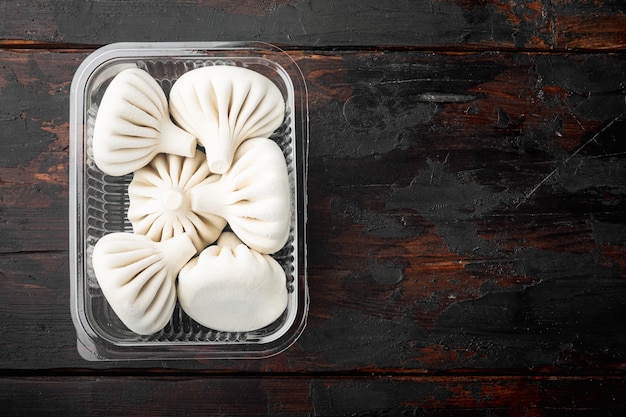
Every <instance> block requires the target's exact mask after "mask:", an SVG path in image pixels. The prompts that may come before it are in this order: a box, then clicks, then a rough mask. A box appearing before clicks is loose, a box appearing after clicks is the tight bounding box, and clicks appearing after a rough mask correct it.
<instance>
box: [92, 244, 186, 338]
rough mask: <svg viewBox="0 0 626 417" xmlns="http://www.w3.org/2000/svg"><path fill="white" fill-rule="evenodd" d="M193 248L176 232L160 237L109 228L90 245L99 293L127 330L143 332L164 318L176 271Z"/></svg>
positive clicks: (169, 307) (162, 322)
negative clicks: (167, 238) (161, 240)
mask: <svg viewBox="0 0 626 417" xmlns="http://www.w3.org/2000/svg"><path fill="white" fill-rule="evenodd" d="M195 253H196V248H195V247H194V245H193V243H192V241H191V239H190V238H189V236H187V235H186V234H181V235H179V236H176V237H174V238H172V239H170V240H167V241H165V242H161V243H159V242H154V241H152V240H151V239H150V238H149V237H147V236H143V235H138V234H133V233H122V232H119V233H111V234H108V235H105V236H104V237H102V238H101V239H100V240H99V241H98V242H97V243H96V245H95V247H94V250H93V269H94V271H95V274H96V278H97V280H98V284H99V285H100V288H101V289H102V293H103V294H104V296H105V298H106V299H107V301H108V302H109V304H110V305H111V308H113V311H115V313H116V314H117V315H118V317H119V318H120V320H122V322H123V323H124V324H125V325H126V327H128V328H129V329H130V330H131V331H133V332H135V333H138V334H142V335H147V334H152V333H155V332H157V331H159V330H161V329H162V328H163V327H165V325H166V324H167V323H168V322H169V320H170V318H171V317H172V313H173V311H174V307H175V306H176V283H175V281H176V275H177V274H178V272H179V271H180V269H181V268H182V267H183V265H185V264H186V263H187V261H189V259H190V258H191V257H192V256H194V255H195Z"/></svg>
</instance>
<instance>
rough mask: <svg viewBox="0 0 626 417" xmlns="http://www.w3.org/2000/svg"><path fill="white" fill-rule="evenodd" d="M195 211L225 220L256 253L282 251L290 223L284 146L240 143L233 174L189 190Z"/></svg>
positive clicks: (267, 142)
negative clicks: (281, 148)
mask: <svg viewBox="0 0 626 417" xmlns="http://www.w3.org/2000/svg"><path fill="white" fill-rule="evenodd" d="M191 208H192V210H193V211H194V212H196V213H211V214H216V215H218V216H221V217H223V218H225V219H226V220H227V221H228V224H229V225H230V227H231V229H232V231H233V232H235V234H236V235H237V236H238V237H239V238H240V239H241V240H242V241H243V242H244V243H245V244H246V245H248V246H249V247H250V248H252V249H254V250H256V251H258V252H261V253H268V254H269V253H274V252H276V251H278V250H280V249H281V248H282V247H283V246H284V245H285V243H286V242H287V238H288V237H289V226H290V223H291V193H290V186H289V177H288V173H287V163H286V161H285V158H284V156H283V153H282V151H281V150H280V147H279V146H278V145H277V144H276V143H275V142H274V141H272V140H271V139H264V138H254V139H249V140H247V141H245V142H244V143H242V144H241V145H240V146H239V148H237V152H236V153H235V157H234V160H233V164H232V166H231V168H230V170H228V171H227V172H226V173H225V174H223V175H222V176H221V178H220V179H219V180H218V181H216V182H213V183H209V184H202V185H199V186H196V187H194V188H192V189H191Z"/></svg>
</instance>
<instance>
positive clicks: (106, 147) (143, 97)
mask: <svg viewBox="0 0 626 417" xmlns="http://www.w3.org/2000/svg"><path fill="white" fill-rule="evenodd" d="M196 142H197V140H196V138H195V137H194V136H193V135H191V134H190V133H188V132H185V131H184V130H183V129H181V128H179V127H178V126H176V125H175V124H174V123H173V122H172V120H171V119H170V116H169V109H168V104H167V99H166V97H165V93H164V92H163V90H162V89H161V87H160V86H159V84H158V83H157V82H156V81H155V80H154V78H152V77H151V76H150V74H148V73H147V72H146V71H144V70H141V69H139V68H129V69H125V70H123V71H121V72H120V73H119V74H118V75H117V76H115V78H114V79H113V81H111V84H109V86H108V88H107V89H106V91H105V93H104V96H103V97H102V101H101V102H100V106H99V108H98V114H97V116H96V122H95V126H94V132H93V157H94V161H95V163H96V165H97V166H98V168H100V169H101V170H102V171H103V172H104V173H106V174H109V175H117V176H120V175H126V174H128V173H131V172H133V171H136V170H137V169H139V168H142V167H144V166H145V165H147V164H148V163H149V162H150V161H151V160H152V158H154V156H155V155H156V154H158V153H161V152H165V153H172V154H176V155H182V156H193V155H194V154H195V151H196Z"/></svg>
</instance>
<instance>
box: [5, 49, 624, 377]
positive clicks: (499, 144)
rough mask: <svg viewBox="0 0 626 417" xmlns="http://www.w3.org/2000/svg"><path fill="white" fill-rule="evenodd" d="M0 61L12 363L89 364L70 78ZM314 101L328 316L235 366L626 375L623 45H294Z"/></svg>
mask: <svg viewBox="0 0 626 417" xmlns="http://www.w3.org/2000/svg"><path fill="white" fill-rule="evenodd" d="M85 56H86V53H85V52H79V53H75V52H68V53H62V52H56V53H51V52H47V51H38V52H37V51H26V52H9V51H0V62H2V65H0V109H1V110H0V112H1V113H0V149H2V152H0V191H1V193H2V194H1V196H2V204H1V205H0V235H1V236H2V239H1V241H0V326H1V329H2V335H3V343H2V344H1V345H0V368H3V369H20V368H21V369H41V368H83V367H89V368H92V367H94V368H106V367H115V366H131V367H154V366H156V367H161V366H165V365H164V364H163V363H161V362H145V363H144V362H141V363H105V364H91V363H86V362H84V361H83V360H82V359H80V357H79V356H78V354H77V353H76V349H75V333H74V329H73V326H72V323H71V320H70V314H69V278H68V269H69V267H68V264H67V247H68V234H67V233H66V231H65V230H66V227H67V224H68V220H67V219H68V215H67V213H68V202H67V175H68V174H67V172H68V160H67V146H68V131H67V130H68V129H67V123H68V108H69V95H68V94H69V84H70V81H71V78H72V74H73V72H74V71H75V69H76V68H77V66H78V64H79V62H80V60H81V59H83V58H84V57H85ZM292 56H293V57H294V59H296V60H297V61H298V63H299V65H300V66H301V68H302V71H303V73H304V75H305V77H306V79H307V83H308V88H309V99H310V122H311V126H310V131H311V143H310V158H309V189H308V195H309V210H308V214H309V224H308V231H309V241H308V248H309V281H310V290H311V309H310V315H309V323H308V327H307V329H306V330H305V333H304V334H303V336H302V337H301V338H300V339H299V341H298V342H297V343H296V344H295V345H294V346H293V347H292V348H290V349H289V350H288V351H287V352H285V353H283V354H281V355H279V356H276V357H274V358H271V359H267V360H261V361H211V360H206V361H203V360H199V361H181V362H173V363H169V364H168V365H167V366H168V367H177V368H184V369H213V370H221V371H273V372H299V371H332V372H342V371H348V370H350V371H358V372H368V371H375V372H395V371H400V370H403V371H406V370H409V371H420V372H421V371H431V370H437V371H443V372H451V371H458V370H468V371H472V372H486V371H488V370H499V371H500V372H502V371H504V370H509V369H515V370H521V371H523V372H539V373H546V372H547V373H550V372H578V373H582V374H595V373H600V372H609V373H611V372H620V370H623V369H624V366H625V364H626V357H625V355H626V333H625V332H624V324H623V321H622V318H623V317H624V316H625V313H626V305H625V304H624V302H623V300H624V296H625V295H626V280H625V279H624V277H625V274H626V261H625V259H626V257H625V256H624V254H625V253H626V242H625V240H624V236H626V233H624V231H625V229H626V226H625V221H626V205H625V192H626V187H625V185H626V184H625V181H626V175H625V173H626V152H625V149H624V146H625V145H624V141H623V140H622V137H623V132H624V129H625V127H626V124H625V123H626V121H625V120H624V114H625V111H626V103H625V101H624V95H625V92H624V88H623V84H622V82H623V80H624V79H626V57H625V56H624V55H621V54H578V55H575V56H570V55H565V54H535V53H422V52H406V51H405V52H384V53H383V52H366V51H361V52H346V51H341V52H340V51H337V52H324V51H314V50H312V51H305V52H297V51H294V52H292Z"/></svg>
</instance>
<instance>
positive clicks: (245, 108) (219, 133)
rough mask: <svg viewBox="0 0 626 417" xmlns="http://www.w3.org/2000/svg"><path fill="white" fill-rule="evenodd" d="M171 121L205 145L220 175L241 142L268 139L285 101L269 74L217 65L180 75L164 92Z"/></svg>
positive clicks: (281, 116) (210, 165) (211, 161)
mask: <svg viewBox="0 0 626 417" xmlns="http://www.w3.org/2000/svg"><path fill="white" fill-rule="evenodd" d="M170 112H171V113H172V116H173V117H174V120H176V122H177V123H178V124H179V125H180V126H182V127H183V128H184V129H186V130H187V131H189V132H190V133H192V134H193V135H195V136H196V137H197V138H198V141H199V142H200V143H201V144H202V145H203V146H204V147H205V149H206V156H207V160H208V162H209V168H211V171H213V172H215V173H218V174H223V173H225V172H226V171H227V170H228V169H229V167H230V165H231V162H232V158H233V154H234V153H235V150H236V149H237V146H239V145H240V144H241V143H242V142H243V141H245V140H246V139H249V138H255V137H269V136H270V135H271V134H272V132H274V131H275V130H276V129H277V128H278V127H279V126H280V124H281V123H282V121H283V118H284V115H285V101H284V98H283V95H282V93H281V92H280V90H279V89H278V87H277V86H276V84H274V83H273V82H272V81H271V80H270V79H269V78H267V77H265V76H264V75H262V74H260V73H258V72H256V71H252V70H249V69H247V68H241V67H235V66H228V65H221V66H210V67H202V68H196V69H194V70H191V71H189V72H187V73H185V74H183V75H182V76H181V77H180V78H179V79H178V80H177V81H176V82H175V83H174V85H173V87H172V91H171V92H170Z"/></svg>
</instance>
